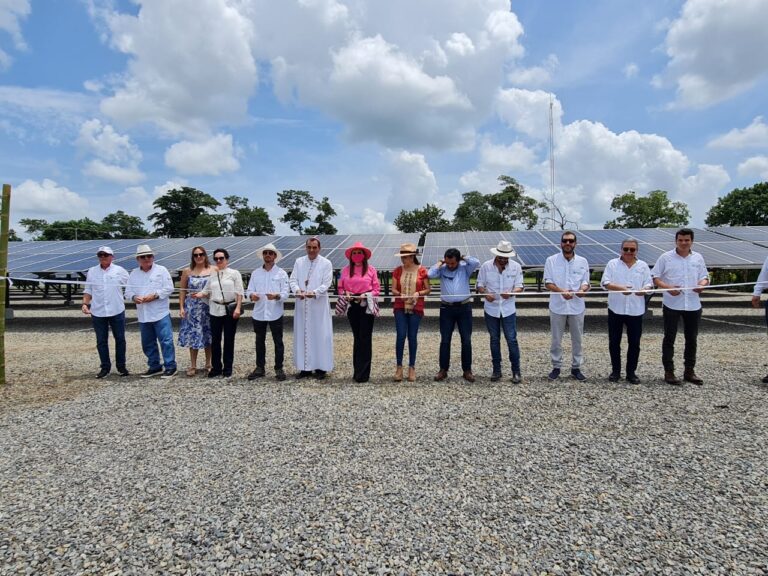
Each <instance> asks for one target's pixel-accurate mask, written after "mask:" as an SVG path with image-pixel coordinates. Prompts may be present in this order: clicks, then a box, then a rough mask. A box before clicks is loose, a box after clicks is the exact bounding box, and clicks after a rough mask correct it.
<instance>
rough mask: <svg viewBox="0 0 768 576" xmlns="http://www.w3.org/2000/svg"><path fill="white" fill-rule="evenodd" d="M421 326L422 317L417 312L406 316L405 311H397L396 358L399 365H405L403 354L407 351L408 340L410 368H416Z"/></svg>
mask: <svg viewBox="0 0 768 576" xmlns="http://www.w3.org/2000/svg"><path fill="white" fill-rule="evenodd" d="M419 324H421V316H420V315H419V314H416V313H415V312H413V313H411V314H406V313H405V311H404V310H400V309H398V310H395V330H396V332H397V340H395V358H396V359H397V365H398V366H402V365H403V352H404V351H405V339H406V338H408V366H410V367H411V368H413V367H415V366H416V349H417V347H418V336H419Z"/></svg>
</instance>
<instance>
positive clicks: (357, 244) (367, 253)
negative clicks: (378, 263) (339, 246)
mask: <svg viewBox="0 0 768 576" xmlns="http://www.w3.org/2000/svg"><path fill="white" fill-rule="evenodd" d="M352 250H362V251H363V252H364V253H365V259H366V260H370V259H371V250H370V249H369V248H366V247H365V246H363V243H362V242H355V243H354V244H352V246H350V247H349V248H347V249H346V250H345V251H344V256H346V257H347V260H349V258H350V257H351V256H352Z"/></svg>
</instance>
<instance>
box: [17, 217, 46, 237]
mask: <svg viewBox="0 0 768 576" xmlns="http://www.w3.org/2000/svg"><path fill="white" fill-rule="evenodd" d="M19 224H21V225H22V226H23V227H24V230H25V231H26V232H27V234H29V235H30V236H32V240H40V235H41V234H42V233H43V232H44V231H45V229H46V228H47V227H48V221H47V220H43V219H42V218H22V219H21V220H19Z"/></svg>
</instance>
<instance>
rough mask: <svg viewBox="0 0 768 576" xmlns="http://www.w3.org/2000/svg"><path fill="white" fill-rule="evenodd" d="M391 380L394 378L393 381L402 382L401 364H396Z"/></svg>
mask: <svg viewBox="0 0 768 576" xmlns="http://www.w3.org/2000/svg"><path fill="white" fill-rule="evenodd" d="M392 380H394V381H395V382H402V381H403V367H402V366H398V367H397V368H396V369H395V377H394V378H392Z"/></svg>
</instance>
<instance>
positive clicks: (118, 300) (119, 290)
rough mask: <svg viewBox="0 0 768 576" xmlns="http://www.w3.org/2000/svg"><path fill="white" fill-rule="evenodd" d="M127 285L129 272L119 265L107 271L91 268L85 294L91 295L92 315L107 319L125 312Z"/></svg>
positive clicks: (86, 280)
mask: <svg viewBox="0 0 768 576" xmlns="http://www.w3.org/2000/svg"><path fill="white" fill-rule="evenodd" d="M127 283H128V271H127V270H126V269H125V268H123V267H122V266H118V265H117V264H110V265H109V267H107V269H106V270H105V269H104V268H102V267H101V266H98V265H97V266H93V267H91V268H89V269H88V273H87V274H86V276H85V288H84V289H83V293H84V294H90V295H91V314H92V315H94V316H96V317H99V318H105V317H109V316H117V315H118V314H120V313H122V312H125V298H124V297H123V289H124V288H125V285H126V284H127Z"/></svg>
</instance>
